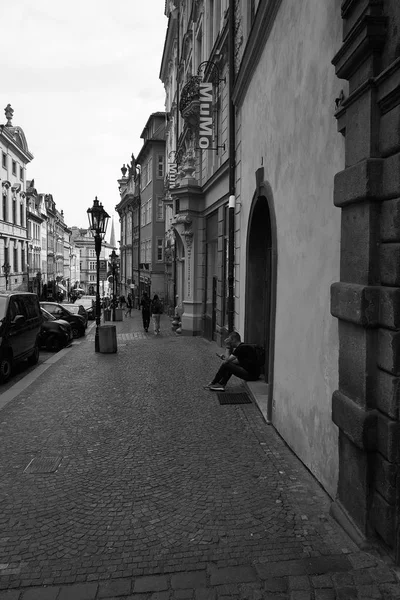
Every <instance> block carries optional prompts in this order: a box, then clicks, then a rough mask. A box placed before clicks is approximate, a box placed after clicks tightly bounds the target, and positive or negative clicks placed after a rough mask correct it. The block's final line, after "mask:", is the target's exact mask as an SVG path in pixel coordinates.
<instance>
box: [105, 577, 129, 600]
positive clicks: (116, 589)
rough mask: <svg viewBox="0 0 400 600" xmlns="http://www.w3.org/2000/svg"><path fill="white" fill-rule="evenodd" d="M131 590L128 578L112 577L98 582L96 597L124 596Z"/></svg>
mask: <svg viewBox="0 0 400 600" xmlns="http://www.w3.org/2000/svg"><path fill="white" fill-rule="evenodd" d="M131 591H132V582H131V580H130V579H113V580H111V581H106V582H104V583H103V582H101V583H99V591H98V596H97V597H98V598H99V599H100V598H108V597H111V596H115V597H116V598H117V597H118V596H126V595H128V594H130V593H131Z"/></svg>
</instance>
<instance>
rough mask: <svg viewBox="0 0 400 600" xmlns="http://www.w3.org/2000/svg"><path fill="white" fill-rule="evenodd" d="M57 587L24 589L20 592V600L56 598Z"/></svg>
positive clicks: (53, 599)
mask: <svg viewBox="0 0 400 600" xmlns="http://www.w3.org/2000/svg"><path fill="white" fill-rule="evenodd" d="M59 591H60V588H59V587H48V588H44V587H37V588H32V589H30V590H26V591H25V592H23V594H22V598H21V600H56V598H57V597H58V594H59ZM0 598H1V596H0Z"/></svg>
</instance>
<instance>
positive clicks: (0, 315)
mask: <svg viewBox="0 0 400 600" xmlns="http://www.w3.org/2000/svg"><path fill="white" fill-rule="evenodd" d="M6 308H7V298H6V297H5V296H1V297H0V320H2V319H4V317H5V316H6Z"/></svg>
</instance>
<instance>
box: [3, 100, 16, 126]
mask: <svg viewBox="0 0 400 600" xmlns="http://www.w3.org/2000/svg"><path fill="white" fill-rule="evenodd" d="M4 112H5V115H6V119H7V123H6V127H12V126H13V124H12V118H13V114H14V110H13V109H12V108H11V104H7V106H6V107H5V109H4Z"/></svg>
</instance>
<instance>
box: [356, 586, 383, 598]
mask: <svg viewBox="0 0 400 600" xmlns="http://www.w3.org/2000/svg"><path fill="white" fill-rule="evenodd" d="M356 589H357V593H358V596H359V598H381V593H380V591H379V588H378V586H377V585H376V584H373V585H357V586H356Z"/></svg>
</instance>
